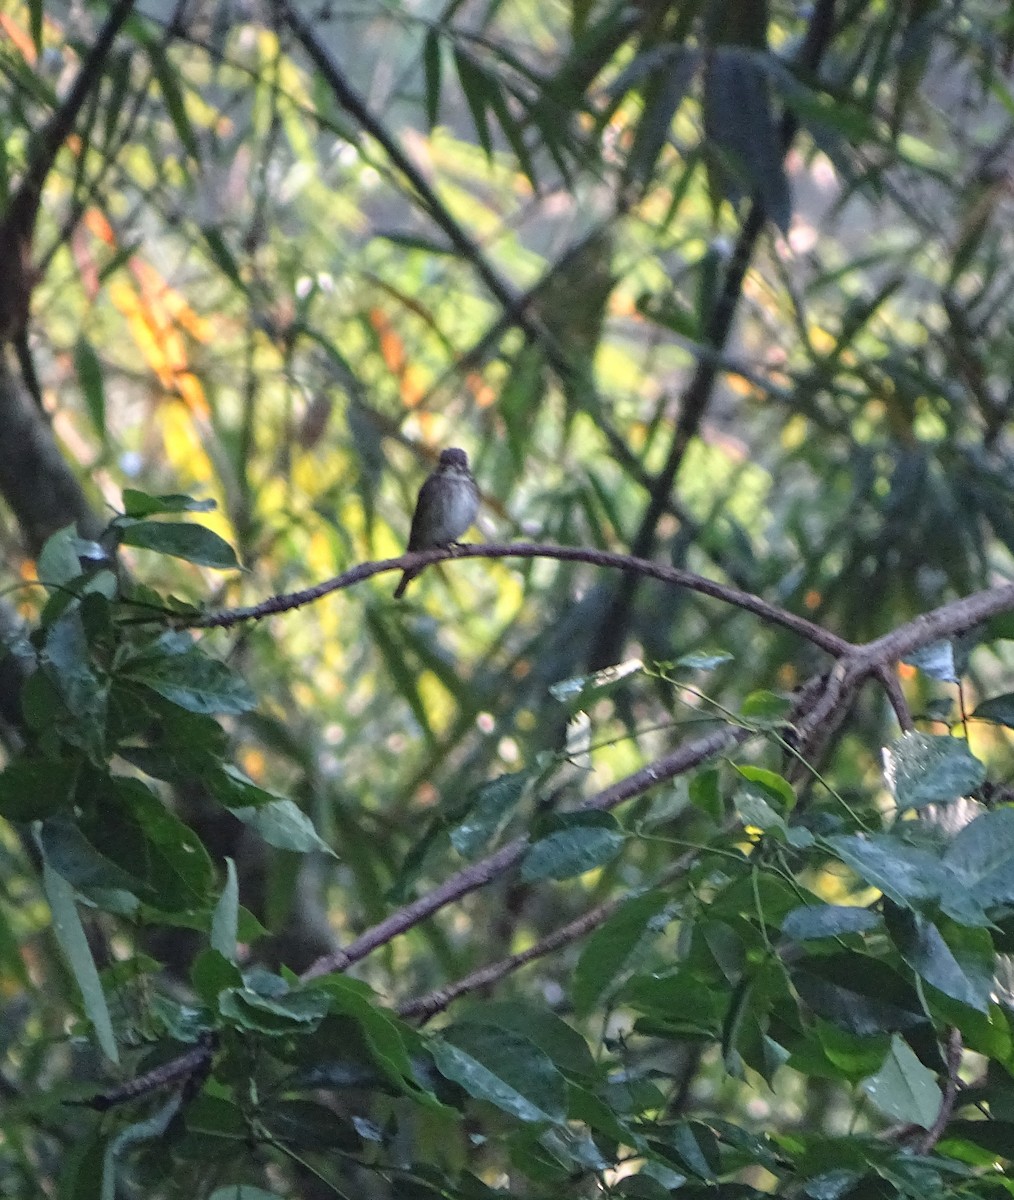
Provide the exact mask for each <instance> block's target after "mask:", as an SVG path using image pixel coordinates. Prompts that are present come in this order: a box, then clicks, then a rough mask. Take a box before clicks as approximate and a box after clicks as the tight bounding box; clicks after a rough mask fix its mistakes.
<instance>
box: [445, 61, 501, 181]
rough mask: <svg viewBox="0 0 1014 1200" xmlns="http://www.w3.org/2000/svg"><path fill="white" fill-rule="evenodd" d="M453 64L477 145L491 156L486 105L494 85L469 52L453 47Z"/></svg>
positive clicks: (491, 147)
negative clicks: (476, 138) (473, 123)
mask: <svg viewBox="0 0 1014 1200" xmlns="http://www.w3.org/2000/svg"><path fill="white" fill-rule="evenodd" d="M454 65H455V68H456V69H457V72H458V81H459V82H460V84H461V90H462V92H464V94H465V102H466V103H467V104H468V110H469V112H470V113H471V114H472V120H473V121H474V122H475V132H476V134H477V135H478V137H479V145H480V146H481V147H482V148H483V150H485V152H486V157H487V158H492V156H493V142H492V139H491V137H490V132H489V118H488V117H487V116H486V107H487V105H488V104H489V97H490V91H491V90H492V88H494V87H495V86H496V84H495V82H493V81H491V80H489V79H488V78H487V76H486V72H485V71H484V70H483V69H482V68H481V67H480V66H479V65H478V63H477V62H476V61H475V59H474V58H472V56H471V55H470V54H467V53H466V52H465V51H464V50H462V49H460V48H459V47H458V46H457V45H455V47H454Z"/></svg>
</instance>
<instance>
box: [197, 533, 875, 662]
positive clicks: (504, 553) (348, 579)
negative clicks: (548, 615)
mask: <svg viewBox="0 0 1014 1200" xmlns="http://www.w3.org/2000/svg"><path fill="white" fill-rule="evenodd" d="M452 558H453V559H460V558H552V559H557V560H559V561H561V562H584V563H590V564H591V565H592V566H596V567H608V568H611V569H613V570H621V571H630V572H635V573H637V574H640V575H646V576H648V577H650V578H651V579H658V580H661V581H662V582H663V583H670V584H673V585H675V586H676V587H682V588H686V589H687V590H688V591H692V592H699V593H700V594H701V595H703V596H711V597H713V598H714V599H716V600H723V601H725V603H727V604H732V605H734V606H735V607H736V608H741V609H743V610H744V611H745V612H752V613H754V614H755V615H756V616H759V617H761V618H762V619H764V620H765V621H770V622H771V623H772V624H774V625H781V626H782V627H783V628H785V629H789V630H791V631H792V632H793V633H797V634H799V635H800V637H803V638H805V639H806V640H807V641H808V642H812V643H813V645H815V646H819V647H820V649H821V650H826V651H827V653H828V654H834V655H836V656H843V655H848V654H850V653H852V652H854V651H856V649H857V647H855V646H853V645H852V643H851V642H848V641H846V640H845V639H844V638H841V637H838V635H837V634H834V633H829V632H828V631H827V630H826V629H823V628H822V627H821V626H820V625H815V624H814V623H813V622H812V621H808V620H807V619H806V618H805V617H797V616H796V615H795V614H794V613H790V612H787V611H786V610H785V609H783V608H779V607H778V606H777V605H775V604H769V603H768V602H767V601H766V600H761V599H760V597H758V596H754V595H752V594H751V593H750V592H744V591H742V590H740V589H739V588H735V587H730V586H728V585H727V584H723V583H716V582H715V581H714V580H712V579H706V578H705V577H704V576H703V575H696V574H694V572H693V571H684V570H681V569H680V568H678V567H667V566H665V565H663V564H662V563H656V562H648V561H647V560H645V559H638V558H633V557H632V556H631V555H629V554H616V553H613V552H612V551H608V550H586V549H584V548H582V547H580V546H553V545H550V544H547V543H541V542H507V543H503V544H497V543H487V544H483V545H465V546H453V547H449V548H447V549H438V550H417V551H414V552H413V553H411V554H402V555H399V557H398V558H385V559H380V560H378V561H377V562H366V563H359V564H358V565H357V566H355V567H350V568H349V570H347V571H343V572H342V574H341V575H336V576H335V577H334V578H333V579H328V580H325V581H324V582H323V583H318V584H315V585H314V586H313V587H310V588H304V589H303V590H302V591H299V592H290V593H288V594H287V595H281V596H272V597H270V598H269V599H267V600H263V601H261V603H260V604H253V605H250V606H248V607H245V608H233V609H224V610H222V611H220V612H212V613H205V614H203V615H202V616H199V617H193V618H187V617H182V618H177V619H176V622H175V623H176V624H178V625H180V626H185V627H187V628H191V629H212V628H218V629H224V628H228V627H229V626H232V625H238V624H240V623H241V622H243V621H256V620H260V619H261V618H263V617H268V616H272V615H273V614H275V613H281V612H289V611H290V610H291V609H294V608H302V607H303V605H306V604H311V603H313V602H314V601H316V600H320V599H321V598H322V597H324V596H328V595H330V594H331V593H332V592H339V591H342V590H344V589H345V588H349V587H352V586H353V585H354V584H357V583H362V582H363V581H364V580H366V579H370V578H372V577H373V576H374V575H380V574H383V573H384V572H386V571H401V570H404V569H405V568H415V567H425V566H429V565H430V564H431V563H436V562H444V561H446V560H448V559H452Z"/></svg>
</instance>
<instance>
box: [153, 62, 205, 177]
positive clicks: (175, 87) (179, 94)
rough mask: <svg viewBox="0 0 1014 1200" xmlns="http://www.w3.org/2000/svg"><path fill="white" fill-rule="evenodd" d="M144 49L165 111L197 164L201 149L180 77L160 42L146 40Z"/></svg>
mask: <svg viewBox="0 0 1014 1200" xmlns="http://www.w3.org/2000/svg"><path fill="white" fill-rule="evenodd" d="M145 49H146V50H147V51H148V57H149V59H150V60H151V65H152V70H153V71H154V73H155V78H156V79H157V80H158V85H159V88H160V89H161V91H162V98H163V99H164V100H165V106H166V110H167V111H168V113H169V117H170V119H171V120H172V123H173V125H174V126H175V127H176V132H177V134H178V135H179V139H180V141H181V142H182V143H183V145H184V146H185V147H186V150H187V153H188V154H189V155H190V156H191V158H193V159H195V160H197V161H198V162H199V161H200V158H201V148H200V145H199V144H198V141H197V135H196V134H195V133H194V127H193V125H191V123H190V117H189V116H188V114H187V105H186V99H185V98H184V95H183V91H182V89H181V88H180V84H179V81H180V79H181V78H182V76H181V75H180V73H179V72H178V71H177V70H176V68H175V67H174V66H173V64H172V63H171V62H170V61H169V57H168V55H167V54H166V52H165V50H164V49H163V47H162V44H161V42H158V41H156V40H155V39H154V38H151V39H147V38H146V39H145Z"/></svg>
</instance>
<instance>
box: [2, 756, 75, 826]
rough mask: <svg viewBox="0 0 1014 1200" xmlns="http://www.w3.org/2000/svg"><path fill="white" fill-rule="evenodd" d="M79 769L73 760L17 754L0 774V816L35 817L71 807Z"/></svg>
mask: <svg viewBox="0 0 1014 1200" xmlns="http://www.w3.org/2000/svg"><path fill="white" fill-rule="evenodd" d="M78 769H79V768H78V766H77V765H76V764H72V763H61V762H51V761H49V760H48V759H31V758H15V759H14V760H13V761H12V762H10V763H9V764H8V765H7V766H6V767H5V768H4V770H3V773H2V774H0V816H2V817H4V818H6V820H8V821H35V820H39V819H42V818H45V817H49V816H52V814H53V813H55V812H59V811H60V810H61V809H63V808H67V807H69V806H70V803H71V801H72V798H73V794H74V784H75V781H76V780H77V774H78Z"/></svg>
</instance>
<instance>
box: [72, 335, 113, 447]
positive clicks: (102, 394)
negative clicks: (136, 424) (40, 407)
mask: <svg viewBox="0 0 1014 1200" xmlns="http://www.w3.org/2000/svg"><path fill="white" fill-rule="evenodd" d="M74 365H75V367H76V368H77V378H78V382H79V383H80V384H81V392H82V394H83V395H84V400H85V405H86V406H87V408H88V415H89V416H90V417H91V419H92V424H93V425H94V426H95V432H96V433H97V434H98V435H99V437H100V438H101V439H102V441H103V442H105V441H106V391H105V387H104V385H103V381H102V364H101V363H100V362H99V356H98V355H97V354H96V353H95V348H94V346H92V344H91V342H90V341H88V339H87V338H86V337H85V336H84V334H81V336H80V337H79V338H78V339H77V343H76V345H75V346H74Z"/></svg>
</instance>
